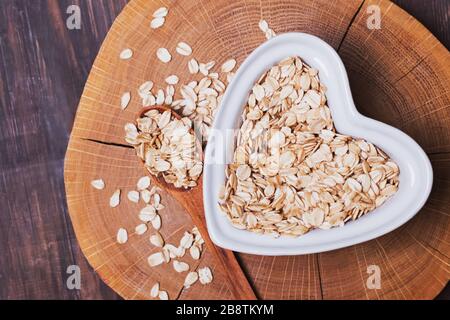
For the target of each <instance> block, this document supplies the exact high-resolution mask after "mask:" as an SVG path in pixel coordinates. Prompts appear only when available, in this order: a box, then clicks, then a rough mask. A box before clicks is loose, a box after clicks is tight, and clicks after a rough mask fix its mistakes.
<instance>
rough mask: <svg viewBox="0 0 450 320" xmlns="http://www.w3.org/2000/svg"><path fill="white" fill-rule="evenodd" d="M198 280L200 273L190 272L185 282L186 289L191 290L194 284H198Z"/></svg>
mask: <svg viewBox="0 0 450 320" xmlns="http://www.w3.org/2000/svg"><path fill="white" fill-rule="evenodd" d="M197 280H198V273H197V272H193V271H192V272H189V273H188V274H187V276H186V278H185V280H184V287H185V288H186V289H188V288H190V286H192V285H193V284H194V283H196V282H197Z"/></svg>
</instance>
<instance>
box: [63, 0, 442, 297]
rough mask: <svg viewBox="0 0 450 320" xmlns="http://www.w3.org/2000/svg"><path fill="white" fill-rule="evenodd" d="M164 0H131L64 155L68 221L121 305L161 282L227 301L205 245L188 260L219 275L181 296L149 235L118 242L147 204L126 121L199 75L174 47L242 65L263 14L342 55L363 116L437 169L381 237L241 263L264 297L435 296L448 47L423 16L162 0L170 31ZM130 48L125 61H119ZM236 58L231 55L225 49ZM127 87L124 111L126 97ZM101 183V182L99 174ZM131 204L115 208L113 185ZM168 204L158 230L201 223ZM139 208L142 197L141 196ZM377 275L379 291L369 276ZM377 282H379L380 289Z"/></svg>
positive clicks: (173, 233) (93, 76) (338, 6)
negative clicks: (406, 214) (421, 201)
mask: <svg viewBox="0 0 450 320" xmlns="http://www.w3.org/2000/svg"><path fill="white" fill-rule="evenodd" d="M371 5H377V6H379V8H380V10H381V11H380V12H381V17H382V20H381V29H379V30H378V29H369V28H368V26H367V18H368V13H367V12H368V11H367V9H368V8H369V6H371ZM161 6H163V4H161V3H160V2H159V1H146V0H132V1H131V2H130V3H129V4H128V5H127V6H126V7H125V9H124V10H123V12H122V13H121V14H120V16H119V17H118V18H117V19H116V21H115V23H114V24H113V26H112V28H111V30H110V32H109V33H108V36H107V38H106V39H105V42H104V44H103V45H102V47H101V49H100V52H99V54H98V57H97V59H96V61H95V63H94V66H93V68H92V71H91V73H90V75H89V78H88V81H87V83H86V86H85V90H84V92H83V95H82V97H81V100H80V105H79V108H78V111H77V115H76V119H75V123H74V127H73V131H72V134H71V138H70V142H69V146H68V150H67V154H66V159H65V170H64V176H65V186H66V194H67V203H68V207H69V213H70V217H71V220H72V224H73V226H74V229H75V233H76V236H77V239H78V242H79V244H80V247H81V249H82V251H83V253H84V254H85V256H86V258H87V260H88V261H89V263H90V264H91V266H92V267H93V268H94V269H95V270H96V272H98V274H99V275H100V277H101V278H102V279H103V280H104V281H105V283H106V284H108V285H109V286H110V287H111V288H112V289H114V290H115V291H116V292H117V293H119V294H120V295H121V296H122V297H124V298H125V299H149V298H150V296H149V292H150V288H151V287H152V286H153V284H154V283H155V282H156V281H159V282H160V284H161V289H162V290H167V292H168V293H169V297H170V298H171V299H174V298H179V299H230V298H231V292H230V290H229V289H228V287H227V283H226V278H225V277H224V275H222V274H220V272H214V270H215V269H214V267H215V266H216V264H217V262H216V261H215V260H214V259H213V258H212V256H211V255H210V254H209V253H208V252H205V253H204V254H203V255H202V258H201V260H200V261H192V260H189V259H187V260H186V262H188V263H189V264H190V265H191V268H199V267H202V266H204V265H208V266H210V267H211V268H212V269H213V272H214V278H215V279H214V281H213V283H212V284H210V285H208V286H202V285H200V284H199V283H197V284H195V285H194V286H192V287H191V288H190V289H188V290H186V289H183V288H182V285H183V281H184V276H185V275H181V274H176V272H174V270H173V268H172V267H171V266H163V267H157V268H150V267H149V266H148V264H147V262H146V260H147V257H148V255H150V254H151V253H154V252H156V251H155V248H153V247H152V246H150V244H149V243H148V237H149V235H150V234H151V233H147V234H145V235H144V236H142V237H138V236H136V235H131V236H130V237H129V241H128V243H127V244H125V245H119V244H117V243H116V242H115V237H116V233H117V230H118V228H120V227H124V228H126V229H127V230H129V232H130V233H132V232H133V231H134V227H135V226H136V225H137V224H139V220H138V219H137V212H138V211H139V208H140V207H139V206H138V205H136V204H132V203H129V202H128V201H127V200H126V193H127V192H128V191H129V190H133V188H134V187H135V184H136V182H137V179H138V178H139V177H141V176H143V175H145V174H146V171H145V169H144V168H143V166H142V165H141V164H140V163H139V160H138V159H137V157H136V156H135V155H134V150H133V149H130V148H127V146H126V144H125V142H124V140H123V136H124V133H123V125H124V124H125V123H127V122H133V121H134V120H135V119H136V118H137V116H138V114H139V110H140V109H141V108H142V107H141V103H140V100H139V98H138V95H137V88H138V87H139V85H140V84H142V83H143V82H145V81H146V80H152V81H154V83H155V84H156V86H157V87H158V89H159V88H164V87H165V85H163V84H164V79H165V78H166V77H167V76H169V75H170V74H177V75H178V76H179V77H180V82H181V83H187V82H188V81H189V80H191V79H193V78H192V76H191V75H190V74H189V73H188V71H187V62H188V60H189V59H190V57H182V56H180V55H178V54H177V53H176V52H175V47H176V44H177V43H178V42H179V41H185V42H187V43H189V44H190V45H191V46H192V48H193V49H194V52H193V56H194V57H195V58H196V59H197V60H199V61H202V62H208V61H210V60H215V61H216V65H218V66H220V65H221V64H222V63H223V62H224V61H226V60H227V59H228V58H231V55H233V58H235V59H236V60H237V61H238V64H239V63H242V61H243V60H244V59H245V57H246V56H247V55H248V54H249V53H250V52H251V51H252V50H253V49H254V48H256V47H257V46H258V45H259V44H261V43H262V42H263V41H264V40H265V37H264V35H263V34H262V32H261V31H260V30H259V29H258V22H259V20H260V19H261V18H264V19H265V20H267V21H268V23H269V26H270V27H271V28H272V29H273V30H274V31H275V32H277V33H284V32H289V31H297V32H307V33H311V34H314V35H316V36H319V37H320V38H322V39H323V40H325V41H327V42H328V43H329V44H330V45H332V46H333V47H334V48H335V49H337V50H338V52H339V54H340V56H341V58H342V59H343V61H344V64H345V65H346V68H347V71H348V74H349V78H350V82H351V86H352V91H353V96H354V100H355V103H356V106H357V108H358V110H359V111H360V112H361V113H363V114H364V115H367V116H369V117H372V118H375V119H378V120H380V121H383V122H386V123H388V124H390V125H393V126H395V127H397V128H399V129H401V130H403V131H404V132H406V133H407V134H409V135H410V136H412V137H413V138H414V139H415V140H416V141H417V142H418V143H419V144H420V145H421V146H422V147H423V148H424V150H425V151H426V152H427V154H428V155H429V157H430V159H431V161H432V164H433V170H434V172H435V181H434V186H433V190H432V193H431V196H430V198H429V200H428V202H427V203H426V205H425V206H424V208H423V209H422V210H421V211H420V212H419V213H418V214H417V216H416V217H415V218H414V219H412V220H411V221H410V222H408V223H407V224H405V225H404V226H402V227H401V228H399V229H397V230H396V231H393V232H391V233H389V234H387V235H385V236H383V237H381V238H378V239H375V240H372V241H369V242H366V243H362V244H359V245H355V246H352V247H349V248H344V249H340V250H336V251H332V252H326V253H320V254H314V255H306V256H295V257H294V256H293V257H263V256H253V255H245V254H240V255H239V259H240V261H241V264H242V265H243V269H244V271H245V272H246V273H247V274H248V275H249V278H250V281H251V283H252V285H253V287H254V288H255V289H256V291H257V293H258V295H259V296H260V297H261V298H263V299H431V298H434V297H435V296H436V295H437V294H438V293H439V292H440V291H441V290H442V289H443V288H444V287H445V285H446V283H447V282H448V280H449V274H450V268H449V266H450V258H449V257H450V214H449V210H448V207H449V204H450V198H448V194H449V193H450V171H449V170H448V168H449V166H450V157H449V154H450V130H449V127H450V107H449V105H450V91H449V90H448V84H449V83H450V65H448V63H447V64H446V63H445V61H449V60H450V54H449V52H448V50H447V49H445V47H444V46H443V45H442V44H441V43H439V41H438V40H437V39H436V38H435V37H434V36H433V35H431V33H430V32H429V31H428V30H426V29H425V28H424V27H423V26H422V25H421V24H420V23H419V22H417V21H416V20H415V19H414V18H413V17H411V16H410V15H408V14H407V13H406V12H405V11H403V10H402V9H400V8H399V7H397V6H396V5H395V4H393V3H391V2H389V1H387V0H381V1H373V0H366V1H363V0H351V1H343V0H341V1H335V2H333V3H331V4H330V3H329V1H325V0H321V1H312V0H305V1H296V0H289V1H286V0H283V1H277V2H273V1H272V2H264V1H262V2H260V1H242V0H238V1H233V2H230V1H223V0H220V1H202V2H200V3H197V2H195V1H187V0H186V1H177V2H172V1H171V2H170V3H168V4H166V6H167V7H168V8H169V14H168V16H167V17H166V23H165V25H164V26H163V27H162V28H160V29H156V30H153V29H151V28H150V21H151V19H152V14H153V12H154V11H155V10H156V9H158V8H159V7H161ZM159 47H166V48H168V49H169V51H170V52H171V53H172V61H171V62H170V63H169V64H167V65H166V64H163V63H161V62H160V61H159V60H158V59H157V58H156V54H155V53H156V50H157V49H158V48H159ZM125 48H131V49H132V50H133V57H132V58H131V59H130V60H127V61H121V60H120V59H119V54H120V52H121V51H122V50H123V49H125ZM228 53H230V54H228ZM126 91H130V92H131V95H132V98H131V102H130V104H129V106H128V108H127V109H126V110H124V111H122V110H121V108H120V98H121V96H122V94H123V93H124V92H126ZM97 178H102V179H104V180H105V182H106V188H105V189H104V190H102V191H98V190H94V189H93V188H92V187H91V186H90V182H91V181H92V180H94V179H97ZM118 188H120V189H121V190H122V203H121V205H120V206H119V207H118V208H114V209H112V208H110V207H109V203H108V202H109V197H110V196H111V194H112V192H113V191H114V190H115V189H118ZM162 196H163V203H164V204H165V205H166V207H167V208H166V209H165V210H163V211H164V212H162V213H161V215H162V217H163V228H162V232H163V233H164V236H165V237H166V240H167V241H169V242H177V241H179V239H180V238H181V236H182V234H183V232H184V231H185V230H189V229H190V228H192V227H193V224H192V221H191V220H190V218H189V216H188V215H187V213H186V212H185V211H184V209H183V208H182V206H180V204H178V203H176V202H175V201H173V199H171V198H170V196H169V195H167V194H162ZM141 206H142V204H141ZM378 271H379V272H380V279H381V282H380V283H379V284H380V286H379V287H378V286H377V285H376V284H377V283H376V282H374V281H375V280H374V278H373V277H372V276H373V275H374V274H375V272H378ZM373 285H375V286H373Z"/></svg>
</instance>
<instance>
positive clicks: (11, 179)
mask: <svg viewBox="0 0 450 320" xmlns="http://www.w3.org/2000/svg"><path fill="white" fill-rule="evenodd" d="M394 2H396V3H397V4H398V5H400V6H401V7H402V8H404V9H405V10H406V11H408V12H409V13H410V14H412V15H413V16H415V17H416V18H417V19H418V20H420V21H421V22H422V23H423V24H424V25H425V26H426V27H428V28H429V29H430V31H431V32H432V33H433V34H434V35H435V36H436V37H437V38H438V39H439V40H440V41H441V42H442V43H444V45H445V46H446V47H447V48H449V47H450V32H449V11H450V1H449V0H395V1H394ZM126 3H127V0H33V1H31V0H2V1H1V2H0V75H1V77H0V299H120V297H118V296H117V295H116V294H115V293H114V292H113V291H112V290H111V289H109V288H108V287H107V286H106V285H105V284H104V283H103V282H102V281H101V279H99V277H98V276H97V275H96V273H95V272H94V271H93V270H92V269H91V268H90V266H89V265H88V264H87V262H86V259H85V258H84V257H83V255H82V253H81V251H80V249H79V247H78V244H77V241H76V238H75V235H74V232H73V229H72V226H71V223H70V219H69V215H68V212H67V207H66V199H65V193H64V183H63V164H64V155H65V151H66V147H67V142H68V139H69V135H70V131H71V128H72V122H73V119H74V115H75V111H76V108H77V105H78V100H79V98H80V96H81V92H82V90H83V86H84V83H85V81H86V78H87V76H88V73H89V70H90V68H91V65H92V63H93V61H94V58H95V56H96V54H97V52H98V49H99V47H100V45H101V43H102V41H103V39H104V37H105V35H106V33H107V32H108V29H109V27H110V26H111V24H112V22H113V21H114V18H115V17H116V16H117V15H118V14H119V13H120V11H121V9H122V8H123V7H124V6H125V4H126ZM72 4H76V5H79V7H80V9H81V18H82V21H81V30H73V31H70V30H68V29H67V27H66V19H67V17H68V14H67V13H66V10H67V8H68V6H69V5H72ZM71 265H78V266H79V267H80V270H81V290H69V289H68V288H67V286H66V280H67V277H68V274H67V273H66V270H67V268H68V266H71ZM438 298H439V299H450V286H447V288H446V289H445V290H444V291H443V292H442V293H441V295H440V296H439V297H438Z"/></svg>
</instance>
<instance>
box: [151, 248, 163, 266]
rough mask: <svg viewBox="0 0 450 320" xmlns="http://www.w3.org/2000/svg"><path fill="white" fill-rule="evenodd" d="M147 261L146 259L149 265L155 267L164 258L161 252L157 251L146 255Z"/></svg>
mask: <svg viewBox="0 0 450 320" xmlns="http://www.w3.org/2000/svg"><path fill="white" fill-rule="evenodd" d="M147 261H148V264H149V265H150V267H156V266H159V265H160V264H162V263H164V262H165V261H166V260H165V258H164V255H163V253H162V252H157V253H154V254H152V255H150V256H149V257H148V259H147Z"/></svg>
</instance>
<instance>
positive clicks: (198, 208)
mask: <svg viewBox="0 0 450 320" xmlns="http://www.w3.org/2000/svg"><path fill="white" fill-rule="evenodd" d="M166 190H167V191H168V192H169V193H170V194H171V195H172V196H173V197H174V198H175V199H177V200H178V201H179V203H180V204H181V205H182V206H183V207H184V208H185V209H186V211H187V212H188V213H189V215H190V216H191V218H192V221H193V223H194V224H195V225H196V226H197V228H198V230H199V231H200V234H201V235H202V237H203V240H205V243H206V246H207V248H208V250H210V252H212V254H213V255H214V256H215V257H216V258H217V259H218V261H219V262H220V265H221V266H222V271H223V272H224V273H225V274H226V276H227V280H228V281H227V282H228V283H227V284H228V287H229V289H230V291H231V292H232V294H233V296H234V298H235V299H237V300H257V297H256V294H255V292H254V290H253V288H252V286H251V285H250V283H249V281H248V279H247V277H246V275H245V274H244V271H243V270H242V268H241V266H240V265H239V262H238V260H237V258H236V256H235V254H234V253H233V251H230V250H225V249H223V248H220V247H218V246H216V245H215V244H214V243H213V242H212V240H211V238H210V237H209V234H208V230H207V229H206V220H205V213H204V212H205V211H204V207H203V187H202V178H201V177H200V179H199V185H198V186H197V187H195V188H193V189H191V190H188V191H182V190H174V189H172V188H170V189H166Z"/></svg>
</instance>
